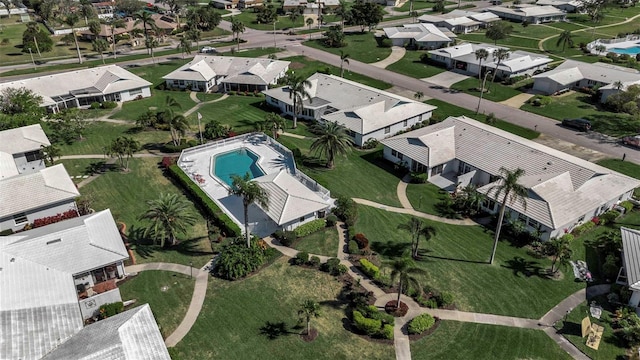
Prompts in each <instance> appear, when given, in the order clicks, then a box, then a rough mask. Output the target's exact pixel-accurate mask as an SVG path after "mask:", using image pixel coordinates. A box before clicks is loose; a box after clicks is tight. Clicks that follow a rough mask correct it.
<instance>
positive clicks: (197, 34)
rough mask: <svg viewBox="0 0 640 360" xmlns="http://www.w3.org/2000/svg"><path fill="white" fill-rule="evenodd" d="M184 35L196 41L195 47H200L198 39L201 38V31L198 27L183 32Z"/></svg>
mask: <svg viewBox="0 0 640 360" xmlns="http://www.w3.org/2000/svg"><path fill="white" fill-rule="evenodd" d="M185 37H186V38H187V39H189V40H191V41H195V42H196V48H199V47H200V40H202V31H200V29H198V28H195V27H194V28H192V29H189V30H187V31H186V32H185Z"/></svg>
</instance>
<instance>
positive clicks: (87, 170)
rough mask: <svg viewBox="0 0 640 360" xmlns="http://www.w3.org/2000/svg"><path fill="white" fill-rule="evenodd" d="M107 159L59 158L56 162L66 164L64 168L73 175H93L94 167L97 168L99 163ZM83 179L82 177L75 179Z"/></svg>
mask: <svg viewBox="0 0 640 360" xmlns="http://www.w3.org/2000/svg"><path fill="white" fill-rule="evenodd" d="M105 160H106V159H72V160H58V161H56V164H64V168H65V169H67V172H68V173H69V175H71V176H83V175H91V172H92V169H95V168H96V167H97V166H98V164H101V163H104V161H105ZM75 180H78V181H77V182H79V181H81V180H82V179H74V181H75Z"/></svg>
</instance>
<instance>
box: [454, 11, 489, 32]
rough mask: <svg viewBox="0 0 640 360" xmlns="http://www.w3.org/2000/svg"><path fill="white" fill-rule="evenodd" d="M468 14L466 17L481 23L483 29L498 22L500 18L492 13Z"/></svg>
mask: <svg viewBox="0 0 640 360" xmlns="http://www.w3.org/2000/svg"><path fill="white" fill-rule="evenodd" d="M452 12H453V11H452ZM469 13H470V14H468V15H467V17H468V18H471V19H473V20H475V21H479V22H481V23H482V27H483V28H487V27H489V26H490V25H491V23H493V22H496V21H500V17H499V16H498V15H496V14H494V13H492V12H480V13H476V12H471V11H469Z"/></svg>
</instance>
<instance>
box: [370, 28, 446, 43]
mask: <svg viewBox="0 0 640 360" xmlns="http://www.w3.org/2000/svg"><path fill="white" fill-rule="evenodd" d="M383 30H384V33H385V34H386V35H387V37H388V38H389V39H414V40H415V41H420V42H429V41H433V42H443V41H451V38H450V37H448V36H447V35H445V34H444V33H443V32H442V31H441V30H440V29H438V28H437V27H436V26H435V25H433V24H404V25H403V26H401V27H388V28H384V29H383Z"/></svg>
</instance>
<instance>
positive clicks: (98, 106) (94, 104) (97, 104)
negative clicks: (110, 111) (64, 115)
mask: <svg viewBox="0 0 640 360" xmlns="http://www.w3.org/2000/svg"><path fill="white" fill-rule="evenodd" d="M89 108H90V109H91V110H96V109H100V103H99V102H97V101H94V102H92V103H91V105H90V106H89Z"/></svg>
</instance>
